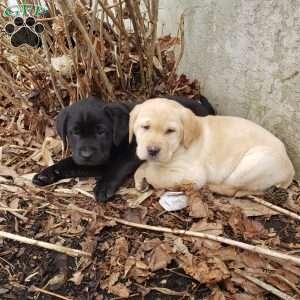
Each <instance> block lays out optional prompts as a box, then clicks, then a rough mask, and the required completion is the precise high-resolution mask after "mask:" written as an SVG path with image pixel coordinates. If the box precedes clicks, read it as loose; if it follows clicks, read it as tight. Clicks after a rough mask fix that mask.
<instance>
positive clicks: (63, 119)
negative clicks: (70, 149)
mask: <svg viewBox="0 0 300 300" xmlns="http://www.w3.org/2000/svg"><path fill="white" fill-rule="evenodd" d="M68 116H69V110H68V108H65V109H63V110H62V111H61V112H60V113H59V114H58V116H57V118H56V130H57V132H58V134H59V136H60V137H61V139H62V140H63V143H64V146H65V147H66V146H67V128H68Z"/></svg>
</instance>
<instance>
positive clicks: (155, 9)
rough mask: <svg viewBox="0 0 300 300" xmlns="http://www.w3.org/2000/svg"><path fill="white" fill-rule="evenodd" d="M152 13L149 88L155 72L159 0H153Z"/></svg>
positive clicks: (148, 72) (148, 68)
mask: <svg viewBox="0 0 300 300" xmlns="http://www.w3.org/2000/svg"><path fill="white" fill-rule="evenodd" d="M151 8H152V13H151V16H150V18H151V20H150V23H151V39H150V43H149V45H148V46H147V48H148V49H149V51H148V55H147V56H148V58H147V59H148V67H147V77H148V78H147V81H148V82H149V83H148V86H149V88H150V89H151V88H152V75H153V74H152V72H153V57H154V53H155V43H156V32H157V19H158V0H153V1H152V7H151Z"/></svg>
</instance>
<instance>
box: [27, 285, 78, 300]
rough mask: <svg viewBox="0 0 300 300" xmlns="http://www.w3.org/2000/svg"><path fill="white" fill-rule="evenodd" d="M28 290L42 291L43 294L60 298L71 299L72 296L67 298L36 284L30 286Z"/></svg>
mask: <svg viewBox="0 0 300 300" xmlns="http://www.w3.org/2000/svg"><path fill="white" fill-rule="evenodd" d="M29 291H30V292H37V293H43V294H46V295H49V296H53V297H56V298H58V299H62V300H72V298H67V297H65V296H62V295H59V294H57V293H53V292H50V291H47V290H45V289H41V288H38V287H36V286H31V287H30V289H29Z"/></svg>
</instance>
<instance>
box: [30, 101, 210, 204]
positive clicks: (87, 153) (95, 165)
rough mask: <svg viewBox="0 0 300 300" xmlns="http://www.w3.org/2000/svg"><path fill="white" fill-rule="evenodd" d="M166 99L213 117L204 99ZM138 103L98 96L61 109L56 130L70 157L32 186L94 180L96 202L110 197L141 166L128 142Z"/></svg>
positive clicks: (43, 174) (36, 177)
mask: <svg viewBox="0 0 300 300" xmlns="http://www.w3.org/2000/svg"><path fill="white" fill-rule="evenodd" d="M167 98H168V99H172V100H175V101H177V102H179V103H181V104H182V105H184V106H185V107H187V108H189V109H191V110H192V111H193V112H194V113H195V114H197V115H198V116H206V115H214V114H215V111H214V109H213V108H212V106H211V105H210V103H209V102H208V100H207V99H206V98H205V97H201V98H200V100H189V99H186V98H183V97H179V96H171V97H167ZM138 103H139V102H122V103H121V102H120V103H105V102H103V101H101V100H100V99H98V98H97V97H89V98H88V99H86V100H81V101H78V102H76V103H74V104H73V105H71V106H69V107H68V108H65V109H64V110H62V111H61V112H60V113H59V115H58V117H57V122H56V127H57V131H58V134H59V135H60V137H61V138H62V140H63V142H64V144H65V145H67V143H68V145H69V146H70V148H71V150H72V157H69V158H66V159H63V160H61V161H59V162H58V163H56V164H55V165H53V166H51V167H48V168H46V169H45V170H43V171H42V172H41V173H39V174H37V175H35V177H34V178H33V183H35V184H36V185H40V186H43V185H48V184H51V183H54V182H56V181H58V180H60V179H64V178H72V177H96V187H95V189H94V192H95V197H96V200H97V201H106V200H108V199H109V198H111V197H112V196H113V195H114V194H115V192H116V191H117V190H118V188H119V187H120V186H121V185H122V183H123V182H124V181H125V180H126V178H127V177H128V176H129V175H131V174H133V172H134V171H135V170H136V169H137V167H138V166H139V165H140V164H141V163H142V162H141V161H140V160H139V159H138V158H137V156H136V151H135V150H136V144H135V142H133V143H131V144H129V143H128V123H129V113H130V111H131V110H132V109H133V107H134V106H135V105H136V104H138Z"/></svg>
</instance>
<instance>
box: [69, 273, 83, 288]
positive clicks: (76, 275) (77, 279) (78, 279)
mask: <svg viewBox="0 0 300 300" xmlns="http://www.w3.org/2000/svg"><path fill="white" fill-rule="evenodd" d="M82 279H83V274H82V273H81V271H78V272H75V273H74V274H73V276H72V277H71V278H70V279H69V281H72V282H74V284H75V285H80V284H81V281H82Z"/></svg>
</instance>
